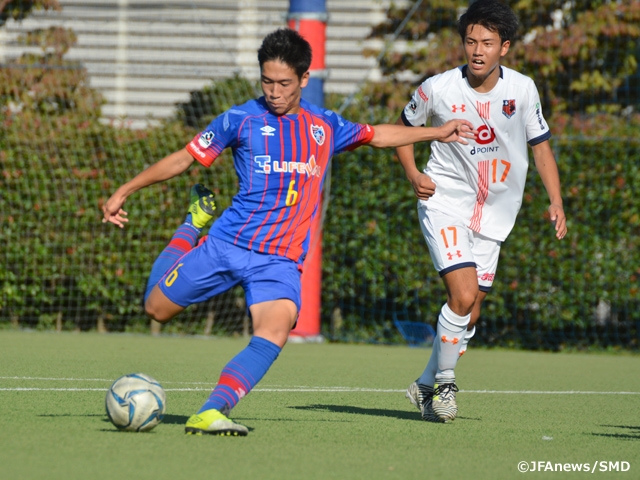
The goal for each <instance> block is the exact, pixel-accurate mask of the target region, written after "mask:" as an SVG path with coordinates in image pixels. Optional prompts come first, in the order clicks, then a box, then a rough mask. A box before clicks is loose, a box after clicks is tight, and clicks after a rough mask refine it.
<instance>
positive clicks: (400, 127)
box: [369, 120, 477, 148]
mask: <svg viewBox="0 0 640 480" xmlns="http://www.w3.org/2000/svg"><path fill="white" fill-rule="evenodd" d="M373 131H374V136H373V140H371V142H370V143H369V145H371V146H372V147H376V148H388V147H402V146H404V145H412V144H414V143H418V142H430V141H433V140H437V141H439V142H447V143H449V142H459V143H463V144H466V143H467V140H466V139H470V138H475V134H476V133H477V132H476V131H474V130H473V125H472V124H471V122H469V121H467V120H449V121H448V122H447V123H445V124H444V125H440V126H439V127H407V126H405V125H404V124H401V123H398V122H396V124H395V125H390V124H381V125H374V126H373Z"/></svg>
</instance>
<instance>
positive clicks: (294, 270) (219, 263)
mask: <svg viewBox="0 0 640 480" xmlns="http://www.w3.org/2000/svg"><path fill="white" fill-rule="evenodd" d="M300 275H301V273H300V270H299V269H298V265H297V264H296V263H295V262H294V261H293V260H290V259H288V258H286V257H281V256H278V255H269V254H267V253H260V252H254V251H253V250H247V249H246V248H242V247H237V246H235V245H233V244H232V243H229V242H226V241H224V240H220V239H219V238H215V237H214V236H212V235H209V236H208V237H207V239H206V240H205V241H204V242H203V243H202V244H201V245H199V246H197V247H195V248H193V250H191V251H189V252H188V253H186V254H185V255H183V256H182V258H180V260H178V262H177V263H176V265H175V266H174V267H173V268H172V269H171V270H169V271H168V272H167V273H166V274H165V275H164V277H162V279H161V280H160V282H159V283H158V286H159V287H160V290H162V293H164V294H165V295H166V296H167V298H168V299H169V300H171V301H172V302H173V303H175V304H177V305H180V306H181V307H188V306H189V305H191V304H194V303H199V302H204V301H206V300H208V299H210V298H211V297H213V296H215V295H219V294H221V293H224V292H226V291H227V290H229V289H231V288H233V287H235V286H236V285H242V288H243V289H244V292H245V296H246V304H247V309H248V308H249V307H250V306H251V305H253V304H256V303H261V302H267V301H270V300H280V299H289V300H291V301H292V302H293V303H295V304H296V307H297V308H298V312H299V311H300V303H301V300H300V289H301V288H300Z"/></svg>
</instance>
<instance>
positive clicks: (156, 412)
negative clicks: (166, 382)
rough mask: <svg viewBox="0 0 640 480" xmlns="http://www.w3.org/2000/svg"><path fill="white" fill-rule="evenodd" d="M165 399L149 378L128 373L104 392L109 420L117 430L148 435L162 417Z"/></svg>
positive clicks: (158, 385) (155, 382)
mask: <svg viewBox="0 0 640 480" xmlns="http://www.w3.org/2000/svg"><path fill="white" fill-rule="evenodd" d="M166 406H167V396H166V395H165V393H164V390H163V389H162V386H161V385H160V384H159V383H158V382H157V381H156V380H154V379H153V378H151V377H150V376H149V375H145V374H144V373H131V374H129V375H124V376H122V377H120V378H119V379H117V380H116V381H115V382H113V385H111V388H109V390H108V391H107V398H106V399H105V407H106V409H107V415H108V416H109V420H111V423H113V424H114V425H115V426H116V427H118V429H119V430H126V431H128V432H147V431H149V430H151V429H152V428H153V427H155V426H156V425H158V424H159V423H160V422H161V421H162V418H163V417H164V411H165V409H166Z"/></svg>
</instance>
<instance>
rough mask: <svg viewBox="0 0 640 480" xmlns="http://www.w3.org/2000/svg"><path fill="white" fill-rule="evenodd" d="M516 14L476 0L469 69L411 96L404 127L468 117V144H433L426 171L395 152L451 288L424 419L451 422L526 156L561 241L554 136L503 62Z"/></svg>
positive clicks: (465, 31) (463, 22)
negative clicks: (461, 365)
mask: <svg viewBox="0 0 640 480" xmlns="http://www.w3.org/2000/svg"><path fill="white" fill-rule="evenodd" d="M517 27H518V20H517V18H516V16H515V14H514V13H513V11H512V10H511V9H510V8H509V7H508V6H506V5H505V4H503V3H501V2H499V1H497V0H477V1H476V2H474V3H473V4H472V5H471V6H470V7H469V9H468V10H467V11H466V13H465V14H463V15H462V16H461V17H460V19H459V21H458V31H459V33H460V36H461V37H462V43H463V47H464V52H465V56H466V60H467V64H466V65H464V66H461V67H458V68H454V69H453V70H449V71H447V72H444V73H441V74H439V75H435V76H433V77H431V78H428V79H427V80H426V81H425V82H424V83H422V85H420V87H419V88H418V89H417V90H416V91H415V92H414V94H413V96H412V98H411V101H410V102H409V103H408V104H407V106H406V107H405V108H404V110H403V112H402V115H401V117H400V118H399V119H398V123H399V124H404V125H408V126H421V125H425V124H427V122H428V121H429V120H430V121H431V124H432V125H433V126H438V125H442V124H444V123H445V122H446V121H447V120H450V119H452V118H462V119H466V120H469V121H470V122H471V123H472V124H473V125H474V129H475V130H477V132H478V134H477V138H476V139H475V141H473V140H472V141H470V142H469V144H468V145H464V144H460V143H448V144H444V143H440V142H437V141H436V142H433V143H432V144H431V155H430V157H429V160H428V163H427V167H426V168H425V170H424V172H420V171H419V170H418V168H417V167H416V162H415V158H414V148H413V145H410V146H405V147H400V148H397V149H396V151H397V154H398V157H399V159H400V163H401V164H402V166H403V168H404V170H405V173H406V175H407V178H408V179H409V181H410V182H411V185H412V186H413V189H414V191H415V194H416V196H417V197H418V199H419V200H418V217H419V221H420V226H421V229H422V232H423V234H424V238H425V240H426V242H427V246H428V248H429V252H430V254H431V258H432V261H433V264H434V266H435V268H436V270H437V271H438V273H439V275H440V277H441V278H442V280H443V282H444V285H445V287H446V290H447V302H446V303H445V304H444V305H443V307H442V310H441V311H440V315H439V317H438V324H437V334H436V338H435V340H434V343H433V350H432V352H431V358H430V359H429V362H428V364H427V367H426V369H425V370H424V372H423V374H422V375H421V376H420V377H419V378H418V379H417V380H416V382H414V383H413V384H411V385H410V386H409V388H408V390H407V394H406V396H407V398H409V400H411V402H412V403H413V404H414V405H416V406H417V407H418V408H419V409H420V411H421V413H422V418H423V419H424V420H427V421H433V422H449V421H452V420H453V419H455V417H456V415H457V412H458V407H457V403H456V396H455V394H456V392H457V391H458V387H457V386H456V381H455V375H454V368H455V366H456V363H457V361H458V358H459V357H460V355H462V354H463V353H464V352H465V350H466V346H467V344H468V342H469V339H470V338H471V337H473V335H474V333H475V326H474V325H475V323H476V321H477V320H478V317H479V316H480V307H481V305H482V302H483V300H484V299H485V297H486V295H487V292H488V291H489V290H490V288H491V285H492V283H493V280H494V276H495V273H496V267H497V265H498V254H499V252H500V246H501V243H502V242H503V241H504V240H505V239H506V238H507V236H508V235H509V232H510V231H511V229H512V228H513V225H514V223H515V219H516V215H517V213H518V210H519V209H520V205H521V203H522V196H523V192H524V186H525V180H526V176H527V169H528V166H529V157H528V149H527V144H528V145H529V146H530V147H531V149H532V151H533V157H534V161H535V165H536V168H537V170H538V173H539V174H540V177H541V179H542V182H543V184H544V186H545V189H546V191H547V194H548V196H549V201H550V206H549V209H548V210H549V216H550V219H551V222H552V224H553V225H554V227H555V235H556V237H557V238H558V239H562V238H563V237H564V236H565V234H566V232H567V227H566V218H565V214H564V210H563V207H562V196H561V192H560V179H559V175H558V168H557V165H556V161H555V158H554V155H553V152H552V150H551V148H550V146H549V138H550V137H551V134H550V132H549V127H548V125H547V123H546V121H545V119H544V116H543V115H542V110H541V107H540V97H539V95H538V92H537V89H536V86H535V84H534V82H533V81H532V80H531V79H530V78H528V77H526V76H524V75H522V74H520V73H517V72H515V71H514V70H511V69H509V68H505V67H503V66H501V65H500V62H501V60H502V58H503V57H504V56H505V55H506V54H507V52H508V51H509V47H510V45H511V42H512V40H513V38H514V36H515V34H516V31H517Z"/></svg>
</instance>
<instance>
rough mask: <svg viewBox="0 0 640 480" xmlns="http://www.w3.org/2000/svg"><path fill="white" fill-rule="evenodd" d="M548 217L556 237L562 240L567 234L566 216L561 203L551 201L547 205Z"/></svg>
mask: <svg viewBox="0 0 640 480" xmlns="http://www.w3.org/2000/svg"><path fill="white" fill-rule="evenodd" d="M549 219H550V220H551V223H552V224H553V225H554V226H555V229H556V238H557V239H558V240H562V239H563V238H564V236H565V235H566V234H567V217H565V215H564V209H563V208H562V206H561V205H556V204H555V203H552V204H551V205H549Z"/></svg>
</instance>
